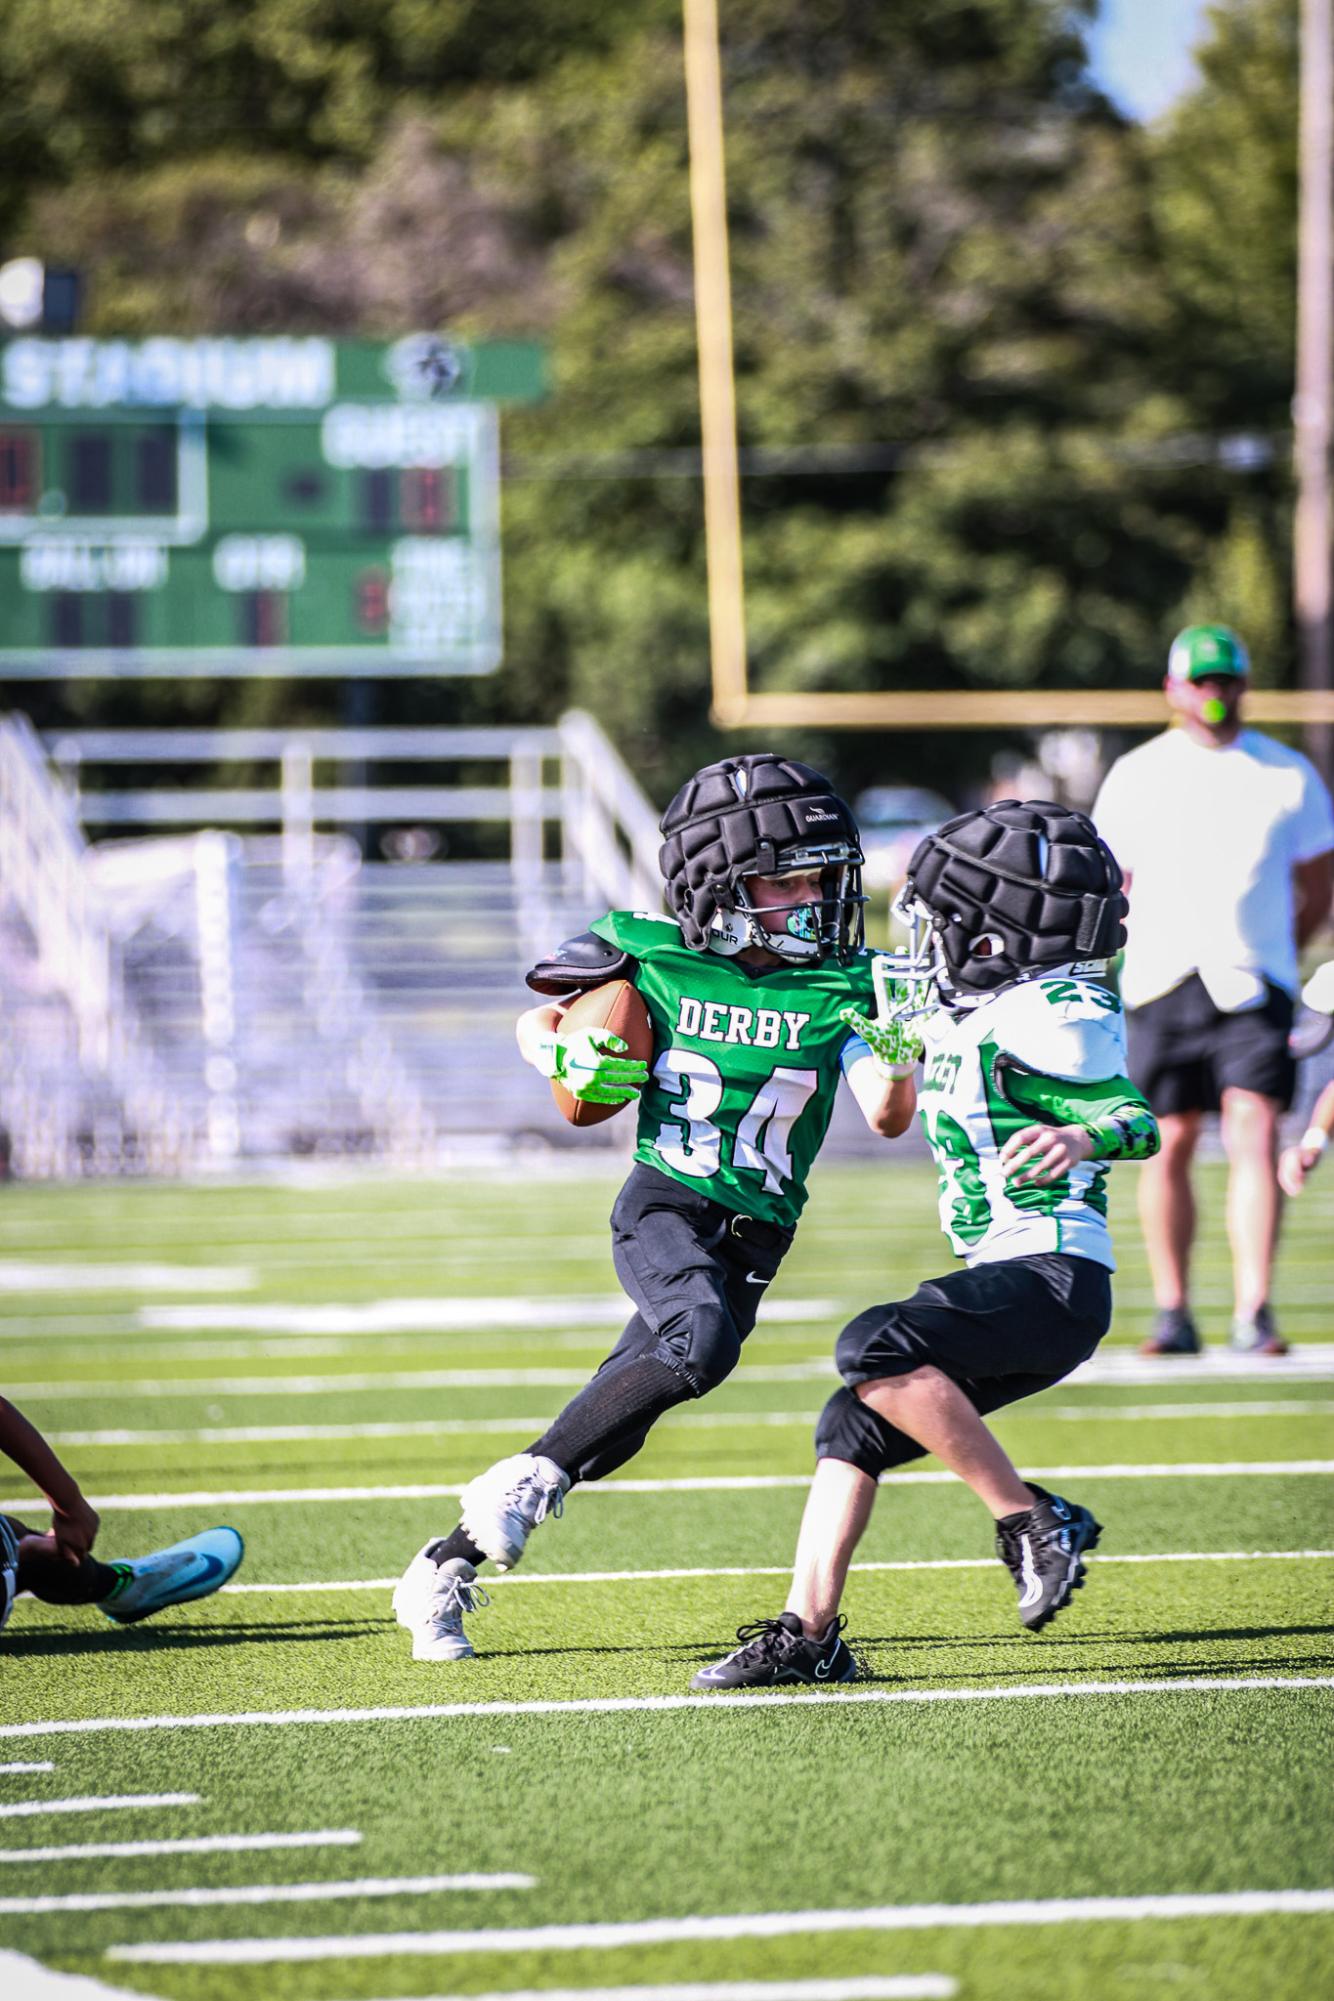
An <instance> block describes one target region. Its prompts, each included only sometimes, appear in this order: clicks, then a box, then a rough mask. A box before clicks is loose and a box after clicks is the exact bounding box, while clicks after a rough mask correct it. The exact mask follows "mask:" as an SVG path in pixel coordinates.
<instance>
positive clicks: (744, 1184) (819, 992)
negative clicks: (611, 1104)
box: [592, 910, 875, 1228]
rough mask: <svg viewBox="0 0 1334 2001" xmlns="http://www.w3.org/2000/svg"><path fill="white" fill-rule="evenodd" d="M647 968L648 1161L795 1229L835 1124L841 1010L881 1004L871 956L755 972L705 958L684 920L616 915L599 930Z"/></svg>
mask: <svg viewBox="0 0 1334 2001" xmlns="http://www.w3.org/2000/svg"><path fill="white" fill-rule="evenodd" d="M592 929H593V930H594V931H595V932H596V934H597V935H598V937H599V938H605V939H606V940H607V942H608V943H609V944H612V945H616V946H619V948H620V949H621V951H623V952H626V953H628V954H629V955H630V956H631V957H632V958H633V959H634V960H635V961H636V962H637V963H636V965H635V969H634V972H633V973H632V974H631V975H630V977H631V978H632V979H633V981H634V984H635V985H636V986H637V987H638V989H639V992H640V993H641V995H642V996H643V998H644V1001H645V1003H646V1005H647V1007H648V1011H649V1017H650V1019H651V1021H652V1023H653V1061H652V1063H651V1065H650V1075H649V1080H648V1083H647V1084H646V1085H645V1087H644V1089H643V1091H642V1092H641V1093H640V1098H639V1136H638V1143H637V1144H636V1147H635V1159H636V1160H642V1161H643V1162H644V1163H645V1164H646V1165H647V1166H649V1167H656V1168H657V1169H658V1171H659V1173H661V1174H668V1175H670V1176H671V1178H672V1179H673V1180H674V1181H683V1182H685V1183H686V1185H687V1186H688V1187H690V1188H694V1189H696V1190H698V1192H699V1193H700V1194H701V1195H707V1196H708V1197H709V1198H710V1200H711V1201H714V1202H719V1203H721V1204H722V1206H723V1207H724V1208H725V1209H734V1210H736V1211H738V1212H739V1213H740V1214H741V1215H744V1216H755V1217H758V1218H759V1219H760V1220H761V1221H762V1222H766V1223H778V1224H781V1225H783V1226H785V1227H787V1228H791V1226H792V1225H793V1224H795V1222H796V1220H797V1218H798V1216H799V1215H800V1214H801V1211H802V1207H803V1205H804V1203H805V1201H806V1177H807V1175H808V1174H809V1172H810V1169H811V1163H812V1162H813V1161H814V1159H815V1156H816V1154H817V1153H818V1152H819V1150H820V1144H821V1142H822V1141H823V1139H824V1136H825V1133H826V1132H827V1131H828V1129H829V1121H830V1118H831V1116H832V1114H833V1110H834V1099H835V1096H836V1094H837V1091H838V1082H839V1078H840V1076H841V1075H842V1067H843V1059H844V1054H845V1052H846V1051H847V1049H848V1047H849V1045H850V1044H854V1043H855V1045H856V1046H857V1047H858V1048H859V1049H860V1048H862V1047H864V1045H863V1044H862V1043H861V1039H860V1037H857V1036H854V1035H853V1034H852V1032H851V1030H850V1029H849V1028H848V1027H847V1026H846V1024H845V1023H844V1022H842V1021H840V1020H839V1009H840V1008H845V1007H855V1008H859V1009H861V1010H862V1011H863V1012H864V1013H870V1012H871V1010H872V1009H873V1007H874V1005H875V987H874V983H873V981H872V977H871V955H870V953H869V952H859V953H857V955H856V956H855V957H854V958H853V959H852V960H850V962H849V963H848V964H847V965H845V966H840V965H837V964H835V963H833V962H826V963H823V964H819V965H794V964H790V963H783V964H780V965H775V966H766V967H764V968H756V967H751V966H743V965H742V964H741V962H740V960H738V959H726V958H722V957H720V956H719V955H717V954H716V953H711V952H692V951H691V950H690V948H689V947H688V946H687V944H686V943H685V940H684V939H683V938H682V936H681V930H680V926H679V925H678V924H677V922H676V920H675V918H672V917H658V916H655V915H647V914H645V913H643V912H631V911H626V910H613V911H612V912H611V913H610V914H609V915H608V916H606V917H601V918H599V919H598V921H597V923H596V924H594V925H593V926H592Z"/></svg>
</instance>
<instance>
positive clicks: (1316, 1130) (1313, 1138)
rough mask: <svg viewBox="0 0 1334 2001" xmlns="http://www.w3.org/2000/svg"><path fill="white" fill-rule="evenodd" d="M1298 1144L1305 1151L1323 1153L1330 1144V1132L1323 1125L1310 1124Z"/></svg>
mask: <svg viewBox="0 0 1334 2001" xmlns="http://www.w3.org/2000/svg"><path fill="white" fill-rule="evenodd" d="M1297 1144H1298V1146H1299V1147H1300V1148H1301V1150H1302V1152H1303V1153H1314V1154H1322V1153H1323V1152H1324V1151H1325V1148H1326V1147H1327V1146H1328V1145H1329V1134H1328V1133H1327V1132H1326V1131H1325V1129H1324V1127H1323V1126H1308V1127H1307V1129H1306V1131H1305V1132H1304V1133H1303V1134H1302V1136H1301V1138H1300V1139H1299V1140H1298V1142H1297Z"/></svg>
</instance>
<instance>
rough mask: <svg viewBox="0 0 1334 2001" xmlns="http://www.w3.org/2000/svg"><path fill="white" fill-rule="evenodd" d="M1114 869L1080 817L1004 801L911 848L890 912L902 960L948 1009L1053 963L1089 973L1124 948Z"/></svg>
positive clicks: (1044, 805) (1047, 806)
mask: <svg viewBox="0 0 1334 2001" xmlns="http://www.w3.org/2000/svg"><path fill="white" fill-rule="evenodd" d="M1121 882H1122V876H1121V870H1120V867H1119V865H1118V863H1117V860H1116V857H1115V856H1114V855H1113V853H1112V851H1111V849H1110V848H1109V847H1108V846H1107V843H1106V842H1105V841H1103V840H1101V839H1099V836H1098V832H1097V829H1096V828H1095V827H1094V825H1093V822H1092V821H1091V820H1090V819H1089V818H1088V817H1087V815H1086V814H1083V813H1076V812H1073V811H1072V810H1071V809H1070V808H1069V807H1067V806H1058V805H1056V804H1055V802H1054V801H1052V800H1049V799H1026V800H1023V801H1020V800H1018V799H1002V800H999V801H998V802H997V803H996V804H995V805H994V806H985V807H982V808H981V809H980V810H979V811H977V812H975V813H961V814H959V815H958V817H957V818H956V819H953V820H947V821H946V822H945V824H944V826H943V827H939V828H937V830H936V832H935V833H933V834H928V835H927V836H926V838H925V839H924V840H923V841H921V842H919V843H918V846H917V847H916V849H915V850H914V852H913V856H912V860H911V861H910V862H909V863H908V873H907V876H906V878H905V880H904V884H903V888H902V890H901V891H900V893H899V896H898V898H897V900H896V902H895V905H894V910H895V914H896V915H897V916H898V917H900V918H901V919H902V920H903V922H904V923H905V924H906V925H907V926H908V930H909V938H910V945H909V952H908V960H909V963H910V964H911V965H913V966H915V967H916V968H918V970H919V976H925V975H927V974H931V975H934V977H935V980H936V984H937V987H938V989H939V991H940V995H941V998H942V999H943V1000H944V1001H945V1003H946V1005H947V1006H949V1007H967V1006H970V1005H976V1004H977V1003H978V1002H979V1001H983V1000H986V999H987V998H988V997H989V996H990V995H991V994H993V993H995V992H996V991H997V990H998V988H1000V987H1004V986H1009V985H1011V984H1012V983H1013V982H1014V981H1016V980H1027V979H1035V978H1037V977H1039V976H1040V975H1041V974H1043V973H1050V972H1052V971H1054V970H1055V969H1056V968H1057V967H1058V966H1067V965H1071V964H1074V963H1080V964H1082V965H1084V966H1087V967H1088V969H1089V970H1090V971H1092V970H1094V968H1095V966H1096V967H1097V969H1098V970H1101V968H1102V965H1103V964H1104V963H1105V961H1106V960H1107V959H1109V958H1110V957H1111V956H1112V954H1113V953H1114V952H1117V951H1119V950H1120V948H1121V947H1122V945H1124V943H1125V939H1126V932H1125V924H1124V921H1123V920H1124V918H1125V914H1126V909H1127V904H1126V899H1125V897H1124V896H1123V895H1122V894H1121Z"/></svg>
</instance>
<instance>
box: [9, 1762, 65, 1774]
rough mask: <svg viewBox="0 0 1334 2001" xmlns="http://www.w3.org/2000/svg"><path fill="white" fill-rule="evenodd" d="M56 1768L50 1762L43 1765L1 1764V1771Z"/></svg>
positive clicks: (52, 1769)
mask: <svg viewBox="0 0 1334 2001" xmlns="http://www.w3.org/2000/svg"><path fill="white" fill-rule="evenodd" d="M54 1770H55V1766H54V1765H52V1764H50V1763H47V1764H42V1765H0V1772H54Z"/></svg>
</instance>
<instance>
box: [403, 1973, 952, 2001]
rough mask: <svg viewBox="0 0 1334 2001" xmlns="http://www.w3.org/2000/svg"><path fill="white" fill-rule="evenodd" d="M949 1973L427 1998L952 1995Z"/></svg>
mask: <svg viewBox="0 0 1334 2001" xmlns="http://www.w3.org/2000/svg"><path fill="white" fill-rule="evenodd" d="M958 1991H959V1983H958V1981H957V1980H952V1979H951V1978H950V1977H949V1975H948V1974H945V1973H884V1974H882V1973H868V1974H861V1975H854V1976H853V1977H852V1978H851V1979H850V1980H709V1981H698V1980H691V1981H687V1982H685V1983H684V1984H683V1985H679V1986H676V1985H674V1986H670V1987H520V1988H515V1987H507V1988H505V1989H504V1991H503V1992H502V1993H498V1994H471V1995H469V1994H435V1995H429V1996H427V1997H425V2001H952V1998H953V1996H954V1995H956V1994H957V1993H958Z"/></svg>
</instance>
